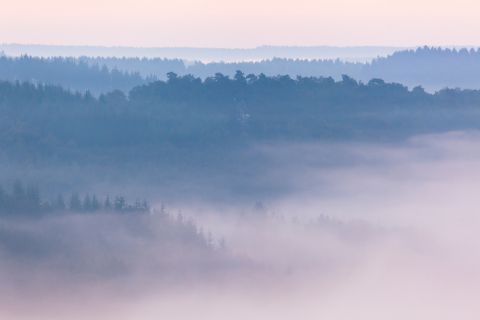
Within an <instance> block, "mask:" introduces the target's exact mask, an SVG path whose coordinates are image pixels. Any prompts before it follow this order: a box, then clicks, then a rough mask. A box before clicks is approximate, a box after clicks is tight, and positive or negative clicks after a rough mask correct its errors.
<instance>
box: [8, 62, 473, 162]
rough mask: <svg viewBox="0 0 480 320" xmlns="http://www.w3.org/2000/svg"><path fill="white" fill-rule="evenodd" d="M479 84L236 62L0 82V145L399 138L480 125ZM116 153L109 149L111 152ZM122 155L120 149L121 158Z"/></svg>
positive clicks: (80, 147)
mask: <svg viewBox="0 0 480 320" xmlns="http://www.w3.org/2000/svg"><path fill="white" fill-rule="evenodd" d="M479 105H480V91H476V90H458V89H445V90H441V91H439V92H437V93H435V94H430V93H427V92H425V91H424V90H423V89H422V88H421V87H415V88H414V89H411V90H409V89H408V88H407V87H405V86H403V85H400V84H396V83H386V82H384V81H383V80H380V79H373V80H370V81H369V82H368V83H363V82H361V81H356V80H355V79H353V78H351V77H348V76H343V78H342V80H340V81H335V80H334V79H333V78H324V77H297V78H291V77H289V76H287V75H286V76H276V77H269V76H265V75H263V74H260V75H254V74H248V75H245V74H244V73H242V72H240V71H238V72H237V73H236V74H235V76H234V77H233V78H230V77H228V76H225V75H222V74H220V73H218V74H216V75H215V76H213V77H208V78H207V79H205V80H202V79H201V78H196V77H193V76H190V75H188V76H178V75H176V74H174V73H169V74H168V80H166V81H156V82H152V83H149V84H146V85H142V86H137V87H135V88H133V89H132V90H131V91H130V92H129V94H128V95H126V94H124V93H123V92H122V91H119V90H115V91H112V92H109V93H106V94H102V95H100V96H99V97H98V98H97V97H94V96H93V95H91V94H90V93H88V92H87V93H78V92H76V93H74V92H71V91H67V90H65V89H62V88H61V87H57V86H49V85H40V84H32V83H27V82H22V83H21V82H1V83H0V111H1V113H2V117H1V118H0V147H1V148H2V150H3V151H4V152H3V156H4V157H5V156H7V157H10V156H12V157H14V156H16V157H17V158H18V157H20V158H29V159H35V158H38V157H40V158H45V157H47V158H57V159H60V160H62V159H63V160H65V159H66V160H69V161H70V160H72V159H77V160H78V159H79V157H80V158H82V157H85V158H91V159H94V158H95V157H97V158H98V159H99V160H102V159H104V158H103V157H107V158H108V157H110V160H112V161H113V160H114V159H115V158H117V159H118V156H119V155H121V154H122V150H127V149H128V154H130V155H131V156H132V157H133V158H134V159H136V160H140V159H145V158H148V157H150V156H152V155H154V156H156V157H157V158H158V157H165V156H166V155H165V152H164V151H165V150H179V148H180V149H182V148H183V149H185V148H187V149H185V150H188V152H190V153H192V152H194V151H195V150H200V152H208V151H207V150H208V147H215V146H218V147H221V149H222V148H223V149H229V148H235V147H240V146H242V145H244V144H252V143H261V142H268V141H270V142H273V141H280V140H282V141H305V142H306V141H351V140H356V141H372V142H373V141H377V142H378V141H398V140H402V139H406V138H408V137H410V136H412V135H415V134H421V133H435V132H440V131H446V130H469V129H476V128H478V126H479V123H480V122H479V121H478V120H479V117H480V113H479V109H478V106H479ZM116 156H117V157H116ZM120 158H121V157H120Z"/></svg>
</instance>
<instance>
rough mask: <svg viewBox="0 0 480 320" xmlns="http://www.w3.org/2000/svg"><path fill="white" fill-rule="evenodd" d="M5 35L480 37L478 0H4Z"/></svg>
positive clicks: (444, 41) (135, 40) (244, 42)
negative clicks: (479, 31)
mask: <svg viewBox="0 0 480 320" xmlns="http://www.w3.org/2000/svg"><path fill="white" fill-rule="evenodd" d="M0 5H1V8H2V9H1V10H0V43H28V44H31V43H35V44H62V45H106V46H117V45H118V46H138V47H145V46H146V47H156V46H161V47H165V46H167V47H172V46H188V47H230V48H232V47H254V46H259V45H292V46H310V45H335V46H356V45H382V46H417V45H460V46H461V45H479V44H480V37H479V36H478V32H477V31H478V30H480V19H478V12H480V3H479V2H478V1H476V0H457V1H445V0H436V1H434V0H402V1H400V0H391V1H388V0H363V1H356V0H335V1H334V0H329V1H327V0H295V1H285V0H263V1H261V0H242V1H234V0H202V1H199V0H197V1H195V0H175V1H170V0H168V1H166V0H82V1H78V0H43V1H37V0H27V1H25V0H23V1H22V0H16V1H11V0H0Z"/></svg>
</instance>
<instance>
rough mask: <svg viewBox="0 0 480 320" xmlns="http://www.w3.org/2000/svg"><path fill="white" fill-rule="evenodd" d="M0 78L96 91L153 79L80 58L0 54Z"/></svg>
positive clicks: (138, 83)
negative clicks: (8, 55)
mask: <svg viewBox="0 0 480 320" xmlns="http://www.w3.org/2000/svg"><path fill="white" fill-rule="evenodd" d="M0 80H6V81H20V82H25V81H28V82H31V83H35V84H49V85H59V86H62V87H64V88H66V89H70V90H73V91H82V92H85V91H90V92H91V93H92V94H100V93H102V92H107V91H112V90H115V89H117V90H123V91H128V90H130V89H131V88H133V87H135V86H137V85H140V84H143V83H146V82H148V81H152V80H154V79H153V78H148V77H143V76H141V75H140V74H139V73H138V71H133V70H132V71H131V72H127V71H125V70H121V71H120V70H119V69H117V68H114V67H113V68H108V67H107V66H106V65H105V64H96V63H87V62H86V61H84V60H82V59H74V58H61V57H52V58H37V57H29V56H21V57H7V56H5V55H3V56H2V55H0Z"/></svg>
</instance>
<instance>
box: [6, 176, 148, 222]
mask: <svg viewBox="0 0 480 320" xmlns="http://www.w3.org/2000/svg"><path fill="white" fill-rule="evenodd" d="M67 211H70V212H77V213H94V212H100V211H101V212H118V213H142V212H149V211H150V206H149V204H148V202H147V201H145V200H143V201H140V200H136V201H135V202H133V203H128V202H127V200H126V199H125V197H123V196H115V197H114V198H110V197H109V196H106V197H105V198H100V197H98V196H97V195H95V194H86V195H84V196H83V197H82V196H80V195H79V194H78V193H73V194H72V195H70V197H68V198H67V199H65V198H64V196H63V195H58V196H57V197H56V198H55V199H54V200H45V199H42V197H41V196H40V191H39V189H38V188H37V187H36V186H33V185H23V184H22V183H21V182H19V181H16V182H15V183H14V184H13V186H12V187H11V188H10V189H6V188H3V187H1V186H0V214H2V215H38V214H47V213H54V212H67Z"/></svg>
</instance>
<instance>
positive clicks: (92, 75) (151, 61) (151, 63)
mask: <svg viewBox="0 0 480 320" xmlns="http://www.w3.org/2000/svg"><path fill="white" fill-rule="evenodd" d="M237 70H242V71H243V72H244V73H245V74H250V73H252V74H261V73H263V74H265V75H267V76H277V75H289V76H291V77H296V76H303V77H320V76H323V77H333V78H334V79H336V80H340V79H341V77H342V75H344V74H346V75H349V76H350V77H352V78H355V79H358V80H362V81H365V82H368V81H369V80H370V79H372V78H381V79H384V80H385V81H389V82H390V81H391V82H398V83H402V84H404V85H407V86H409V87H410V88H413V87H415V86H417V85H421V86H423V87H425V88H426V89H427V90H428V91H431V92H434V91H437V90H441V89H443V88H446V87H449V88H457V87H458V88H471V89H477V88H480V80H479V79H480V78H479V77H478V73H479V72H480V49H473V48H471V49H467V48H463V49H456V48H452V49H450V48H435V47H421V48H417V49H411V50H400V51H396V52H394V53H393V54H390V55H388V56H385V57H377V58H375V59H373V60H372V61H370V62H363V63H360V62H348V61H343V60H340V59H293V58H272V59H266V60H260V61H238V62H222V61H213V62H208V63H206V62H201V61H186V60H182V59H166V58H140V57H138V58H131V57H130V58H127V57H91V56H84V57H79V58H68V57H50V58H40V57H31V56H20V57H9V56H5V55H3V56H2V55H1V54H0V80H6V81H29V82H33V83H38V84H53V85H60V86H63V87H64V88H68V89H72V90H75V91H83V92H84V91H87V90H88V91H90V92H91V93H94V94H95V95H98V94H100V93H105V92H108V91H112V90H115V89H118V90H122V91H124V92H125V93H128V91H129V90H130V89H132V88H133V87H135V86H139V85H143V84H147V83H148V82H151V81H154V80H157V79H162V80H166V79H167V77H166V74H167V73H169V72H174V73H176V74H178V75H181V76H184V75H189V74H191V75H193V76H195V77H200V78H202V79H206V78H207V77H212V76H214V75H215V74H216V73H222V74H224V75H228V76H230V77H233V76H234V75H235V73H236V71H237Z"/></svg>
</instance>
